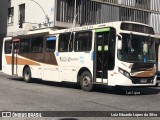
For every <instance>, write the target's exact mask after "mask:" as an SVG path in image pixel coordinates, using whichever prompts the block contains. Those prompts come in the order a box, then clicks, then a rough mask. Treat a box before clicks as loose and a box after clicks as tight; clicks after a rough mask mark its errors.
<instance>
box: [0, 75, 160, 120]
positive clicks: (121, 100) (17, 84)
mask: <svg viewBox="0 0 160 120" xmlns="http://www.w3.org/2000/svg"><path fill="white" fill-rule="evenodd" d="M0 111H74V112H75V111H160V86H158V87H143V88H125V89H123V90H122V91H115V90H114V89H112V88H111V87H106V86H96V87H95V89H94V91H93V92H85V91H82V90H81V89H80V86H78V85H76V84H72V83H55V82H45V81H41V80H36V82H34V83H25V82H24V81H23V79H22V78H16V77H13V76H9V75H6V74H4V73H2V72H0ZM74 112H73V113H74ZM77 114H78V113H77ZM81 114H83V113H81ZM88 114H89V113H88ZM93 114H94V113H93ZM0 119H4V120H8V119H9V118H0ZM14 119H23V120H28V119H31V118H14ZM35 119H37V120H48V119H51V120H67V119H68V120H79V119H82V120H83V119H89V120H92V119H104V120H106V119H107V120H108V119H111V120H112V119H122V120H124V119H134V120H136V119H138V117H134V118H126V117H117V118H116V117H107V118H105V117H101V116H99V117H73V116H72V117H69V118H68V117H64V116H63V117H60V118H59V117H54V118H47V117H45V118H35ZM141 119H145V120H146V119H148V120H152V119H157V120H158V119H160V117H149V118H144V117H142V118H141ZM11 120H12V119H11Z"/></svg>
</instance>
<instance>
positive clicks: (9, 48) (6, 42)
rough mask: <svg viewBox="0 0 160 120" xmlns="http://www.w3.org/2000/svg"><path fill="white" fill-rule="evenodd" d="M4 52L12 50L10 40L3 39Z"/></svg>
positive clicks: (9, 52) (7, 52)
mask: <svg viewBox="0 0 160 120" xmlns="http://www.w3.org/2000/svg"><path fill="white" fill-rule="evenodd" d="M4 49H5V50H4V51H5V54H11V50H12V41H11V40H10V41H5V47H4Z"/></svg>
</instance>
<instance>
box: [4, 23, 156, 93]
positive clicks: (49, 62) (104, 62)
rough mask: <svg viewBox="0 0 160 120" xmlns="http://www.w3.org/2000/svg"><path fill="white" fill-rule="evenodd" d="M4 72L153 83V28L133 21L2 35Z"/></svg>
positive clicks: (84, 82) (86, 82)
mask: <svg viewBox="0 0 160 120" xmlns="http://www.w3.org/2000/svg"><path fill="white" fill-rule="evenodd" d="M2 61H3V63H2V64H3V65H2V71H3V72H4V73H7V74H10V75H18V76H23V77H24V80H25V81H26V82H31V81H32V78H39V79H42V80H47V81H56V82H62V81H67V82H75V83H80V85H81V87H82V89H83V90H85V91H91V90H92V88H93V86H94V84H105V85H108V86H154V85H155V84H156V59H155V41H154V31H153V28H152V27H150V26H148V25H145V24H141V23H136V22H127V21H126V22H122V21H119V22H111V23H104V24H97V25H89V26H83V27H75V28H71V29H63V30H52V29H44V30H36V31H29V32H28V33H27V34H26V35H21V36H15V37H6V38H4V42H3V57H2Z"/></svg>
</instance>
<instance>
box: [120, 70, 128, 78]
mask: <svg viewBox="0 0 160 120" xmlns="http://www.w3.org/2000/svg"><path fill="white" fill-rule="evenodd" d="M118 71H119V72H120V73H121V74H123V75H124V76H126V77H127V78H130V74H129V73H128V72H127V71H125V70H123V69H121V68H118Z"/></svg>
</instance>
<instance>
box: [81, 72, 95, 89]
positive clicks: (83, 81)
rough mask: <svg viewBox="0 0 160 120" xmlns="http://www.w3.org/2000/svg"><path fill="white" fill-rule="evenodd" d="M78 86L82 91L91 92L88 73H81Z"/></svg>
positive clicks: (90, 76) (91, 86)
mask: <svg viewBox="0 0 160 120" xmlns="http://www.w3.org/2000/svg"><path fill="white" fill-rule="evenodd" d="M80 85H81V88H82V90H83V91H89V92H90V91H92V90H93V83H92V75H91V74H90V73H89V72H88V71H85V72H83V73H82V75H81V78H80Z"/></svg>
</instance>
